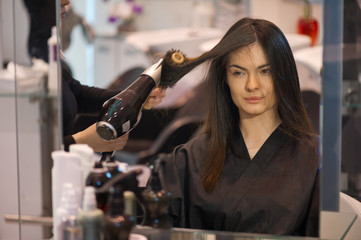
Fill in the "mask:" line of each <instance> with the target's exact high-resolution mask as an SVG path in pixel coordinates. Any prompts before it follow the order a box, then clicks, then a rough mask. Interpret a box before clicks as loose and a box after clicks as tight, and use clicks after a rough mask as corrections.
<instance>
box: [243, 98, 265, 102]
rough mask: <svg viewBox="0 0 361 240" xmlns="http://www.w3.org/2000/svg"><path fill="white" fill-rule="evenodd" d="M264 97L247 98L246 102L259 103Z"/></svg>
mask: <svg viewBox="0 0 361 240" xmlns="http://www.w3.org/2000/svg"><path fill="white" fill-rule="evenodd" d="M262 99H263V97H247V98H245V100H246V102H248V103H259V102H260V101H261V100H262Z"/></svg>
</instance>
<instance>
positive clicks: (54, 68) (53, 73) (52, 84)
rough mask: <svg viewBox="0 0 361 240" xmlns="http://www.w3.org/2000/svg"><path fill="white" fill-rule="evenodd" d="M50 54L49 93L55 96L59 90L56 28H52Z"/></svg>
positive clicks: (49, 40)
mask: <svg viewBox="0 0 361 240" xmlns="http://www.w3.org/2000/svg"><path fill="white" fill-rule="evenodd" d="M48 53H49V70H48V89H49V93H50V94H53V93H56V91H57V90H58V60H57V59H58V56H57V55H58V54H57V53H58V33H57V28H56V26H53V27H52V28H51V37H50V38H49V39H48Z"/></svg>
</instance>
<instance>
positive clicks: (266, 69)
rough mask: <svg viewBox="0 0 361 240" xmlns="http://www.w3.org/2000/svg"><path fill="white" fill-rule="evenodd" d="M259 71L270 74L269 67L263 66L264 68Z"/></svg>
mask: <svg viewBox="0 0 361 240" xmlns="http://www.w3.org/2000/svg"><path fill="white" fill-rule="evenodd" d="M261 73H262V74H270V73H271V69H269V68H264V69H262V70H261Z"/></svg>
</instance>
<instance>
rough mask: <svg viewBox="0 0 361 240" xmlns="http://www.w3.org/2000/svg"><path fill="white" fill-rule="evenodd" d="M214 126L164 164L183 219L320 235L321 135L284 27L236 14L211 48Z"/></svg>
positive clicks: (177, 221)
mask: <svg viewBox="0 0 361 240" xmlns="http://www.w3.org/2000/svg"><path fill="white" fill-rule="evenodd" d="M207 56H212V59H211V61H210V68H209V72H208V75H207V79H206V81H207V85H208V93H209V95H210V97H209V113H208V117H207V119H206V123H205V131H204V133H203V134H201V135H200V136H198V137H196V138H194V139H193V140H191V141H190V142H188V143H186V144H185V145H182V146H178V147H177V148H176V149H175V150H174V152H173V153H172V154H171V156H170V158H169V159H167V161H166V165H165V166H164V168H163V171H162V173H163V184H164V185H163V186H164V188H165V189H166V190H168V191H170V192H171V193H172V196H173V199H172V203H171V207H170V211H169V213H170V216H171V217H172V219H173V224H174V226H175V227H187V228H196V229H211V230H225V231H233V232H254V233H267V234H282V235H308V236H317V232H318V188H317V187H318V180H317V176H318V151H317V145H318V143H317V138H316V136H315V133H314V130H313V129H312V127H311V124H310V121H309V119H308V117H307V115H306V112H305V109H304V106H303V104H302V100H301V94H300V88H299V81H298V76H297V70H296V65H295V61H294V59H293V55H292V52H291V49H290V46H289V44H288V42H287V40H286V38H285V36H284V35H283V33H282V32H281V30H280V29H279V28H278V27H277V26H275V25H274V24H272V23H271V22H268V21H266V20H260V19H250V18H244V19H241V20H240V21H238V22H237V23H235V24H234V25H233V26H232V27H231V28H230V29H229V31H228V32H227V33H226V34H225V36H224V37H223V39H222V40H221V41H220V42H219V43H218V44H217V46H215V47H214V48H213V49H212V50H211V51H210V52H208V53H206V54H204V55H203V56H201V57H202V58H204V59H206V58H207Z"/></svg>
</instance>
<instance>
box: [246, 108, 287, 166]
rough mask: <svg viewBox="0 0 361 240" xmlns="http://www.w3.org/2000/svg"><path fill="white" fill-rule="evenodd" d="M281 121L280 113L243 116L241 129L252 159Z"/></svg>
mask: <svg viewBox="0 0 361 240" xmlns="http://www.w3.org/2000/svg"><path fill="white" fill-rule="evenodd" d="M281 123H282V121H281V119H280V117H279V116H278V114H277V115H275V116H267V117H265V116H255V117H251V118H241V121H240V129H241V132H242V135H243V139H244V141H245V143H246V146H247V149H248V153H249V155H250V157H251V159H252V158H253V157H254V156H255V155H256V153H257V152H258V150H259V149H260V148H261V147H262V145H263V144H264V143H265V141H266V140H267V139H268V137H269V136H270V135H271V134H272V133H273V132H274V130H275V129H276V128H277V127H278V126H279V125H280V124H281Z"/></svg>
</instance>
